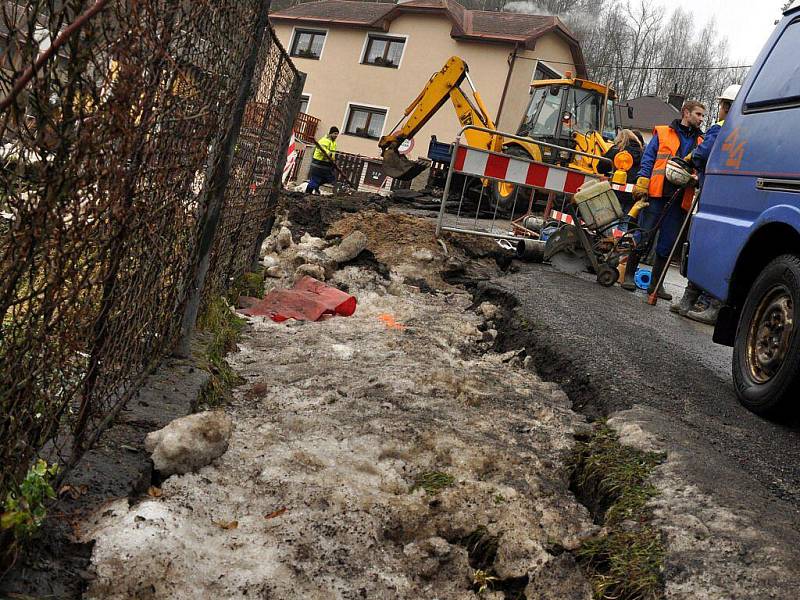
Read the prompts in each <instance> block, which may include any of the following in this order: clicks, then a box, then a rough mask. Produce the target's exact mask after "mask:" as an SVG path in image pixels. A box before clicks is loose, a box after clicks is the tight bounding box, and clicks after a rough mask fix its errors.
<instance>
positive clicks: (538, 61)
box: [531, 58, 574, 83]
mask: <svg viewBox="0 0 800 600" xmlns="http://www.w3.org/2000/svg"><path fill="white" fill-rule="evenodd" d="M539 65H542V66H543V67H544V68H545V69H547V70H548V71H552V72H553V73H555V74H556V75H557V77H556V79H564V72H563V71H559V70H558V69H554V68H553V67H551V66H550V65H549V64H547V61H546V60H541V59H538V58H537V59H536V65H535V66H534V67H533V73H532V74H531V83H533V82H534V81H542V80H541V79H534V77H536V70H537V69H538V68H539ZM573 73H574V71H573Z"/></svg>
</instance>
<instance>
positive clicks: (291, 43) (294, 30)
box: [288, 25, 330, 60]
mask: <svg viewBox="0 0 800 600" xmlns="http://www.w3.org/2000/svg"><path fill="white" fill-rule="evenodd" d="M298 29H299V30H300V31H301V32H302V33H306V32H309V31H310V32H313V33H324V34H325V39H324V40H322V48H320V49H319V56H318V57H317V58H307V57H305V56H294V55H292V49H293V48H294V41H295V36H296V35H297V30H298ZM329 35H330V30H329V29H325V28H324V27H313V26H312V27H302V26H300V25H295V26H294V27H292V37H291V39H290V40H289V50H288V53H289V57H290V58H300V59H303V60H322V55H323V54H325V45H326V44H327V43H328V36H329Z"/></svg>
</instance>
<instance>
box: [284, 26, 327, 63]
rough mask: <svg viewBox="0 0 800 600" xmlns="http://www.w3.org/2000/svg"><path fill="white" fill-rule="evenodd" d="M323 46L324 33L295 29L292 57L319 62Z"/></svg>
mask: <svg viewBox="0 0 800 600" xmlns="http://www.w3.org/2000/svg"><path fill="white" fill-rule="evenodd" d="M324 44H325V32H324V31H316V30H312V29H296V30H295V32H294V40H292V51H291V53H290V54H291V55H292V56H297V57H299V58H311V59H313V60H319V57H320V56H321V55H322V46H323V45H324Z"/></svg>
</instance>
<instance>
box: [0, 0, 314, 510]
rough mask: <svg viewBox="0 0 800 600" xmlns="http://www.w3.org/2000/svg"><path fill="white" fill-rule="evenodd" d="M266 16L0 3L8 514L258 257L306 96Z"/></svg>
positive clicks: (125, 1) (222, 4) (172, 0)
mask: <svg viewBox="0 0 800 600" xmlns="http://www.w3.org/2000/svg"><path fill="white" fill-rule="evenodd" d="M268 10H269V2H264V1H262V0H214V1H211V0H191V1H188V0H136V1H134V0H92V1H89V0H16V1H9V0H3V1H2V2H0V52H1V53H2V54H0V138H1V140H2V147H1V148H0V319H2V320H1V321H0V327H1V329H0V501H2V499H3V498H5V495H6V492H7V491H8V490H10V489H13V487H14V486H15V485H16V483H17V482H19V480H20V478H21V477H22V476H24V474H25V473H26V471H27V469H28V466H29V464H30V463H31V460H32V459H33V458H34V457H35V456H37V455H39V456H42V455H43V456H46V457H48V458H49V459H50V460H54V461H55V460H57V461H58V462H59V463H60V464H61V465H62V466H65V467H69V466H71V465H74V464H75V462H76V461H77V459H78V458H79V457H80V455H81V453H82V452H83V451H85V449H86V448H88V447H89V446H91V444H92V443H93V442H94V441H96V439H97V437H98V435H99V434H100V432H102V430H103V429H104V428H105V427H106V426H107V425H108V424H109V423H110V422H111V421H112V420H113V418H114V416H115V415H116V413H117V412H118V411H119V410H120V409H121V408H122V406H124V404H125V402H126V401H127V400H128V398H130V397H131V395H132V394H133V393H134V392H135V391H136V390H137V388H138V387H139V386H140V385H141V383H142V381H143V379H144V378H145V377H146V376H147V374H148V373H149V372H150V371H151V370H152V369H153V368H154V367H155V365H156V364H157V363H158V362H159V360H160V359H161V358H162V357H163V356H164V355H165V354H167V353H169V352H171V351H173V350H174V349H175V347H176V344H177V342H178V340H179V338H180V337H181V335H182V334H183V335H184V337H186V336H188V334H189V333H190V331H191V329H192V327H193V325H194V320H195V318H196V314H197V302H198V298H200V297H202V296H209V295H211V294H215V293H219V292H220V291H221V290H222V289H223V288H224V287H225V285H226V283H227V282H228V281H230V280H231V279H232V278H235V277H236V276H238V275H240V274H241V273H242V272H243V271H244V270H245V269H246V268H247V267H248V266H249V265H250V263H251V261H252V260H253V259H254V256H256V252H257V247H256V246H257V243H258V240H259V239H261V238H262V237H263V235H264V233H265V232H264V231H263V227H264V225H265V223H266V222H267V220H268V216H269V210H270V207H271V206H272V205H273V204H274V203H275V202H276V193H277V185H278V182H279V177H280V173H281V171H282V169H283V164H284V161H285V158H286V145H287V142H288V137H289V132H290V130H291V126H292V122H293V119H294V116H295V113H296V110H297V107H298V106H299V96H300V91H301V88H302V78H301V77H300V75H299V74H298V72H297V71H296V69H295V68H294V66H293V65H292V63H291V61H290V60H289V58H288V56H287V54H286V52H285V51H284V50H283V48H281V46H280V44H279V42H278V41H277V38H276V36H275V35H274V33H273V32H272V30H271V29H270V27H269V24H268V20H267V11H268ZM209 265H210V267H209ZM206 271H207V272H208V273H207V276H206Z"/></svg>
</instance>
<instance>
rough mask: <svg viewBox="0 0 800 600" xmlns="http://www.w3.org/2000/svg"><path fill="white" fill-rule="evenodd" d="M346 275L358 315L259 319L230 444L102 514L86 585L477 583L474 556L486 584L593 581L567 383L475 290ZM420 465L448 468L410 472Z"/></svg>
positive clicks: (217, 592) (418, 587)
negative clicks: (531, 365) (430, 289)
mask: <svg viewBox="0 0 800 600" xmlns="http://www.w3.org/2000/svg"><path fill="white" fill-rule="evenodd" d="M335 277H336V280H337V281H338V282H339V283H344V284H346V285H347V286H348V288H349V290H350V292H351V293H353V294H354V295H356V296H357V298H358V301H359V307H358V310H357V311H356V314H355V315H354V316H353V317H350V318H332V319H329V320H326V321H323V322H319V323H299V322H293V321H290V322H288V323H284V324H277V323H273V322H271V321H269V320H266V319H262V318H254V319H252V320H251V327H250V328H249V331H248V332H247V333H246V334H245V336H244V339H243V340H242V342H241V344H240V348H239V351H238V352H237V353H235V354H233V355H231V357H229V360H230V361H231V363H232V364H233V365H234V367H235V368H236V370H237V371H238V372H239V373H240V374H241V375H242V376H243V377H244V378H245V379H246V384H244V385H243V386H241V387H240V388H239V389H238V390H237V392H236V399H235V401H234V403H233V404H232V405H231V406H229V407H227V412H228V413H229V414H230V416H231V417H232V419H233V422H234V427H235V430H234V433H233V436H232V438H231V441H230V448H229V450H228V452H227V453H226V454H225V455H223V456H222V457H221V458H220V459H218V460H217V461H216V462H215V463H214V464H212V465H210V466H208V467H204V468H202V469H201V470H200V471H199V472H197V473H193V474H187V475H182V476H173V477H170V478H169V479H168V480H167V481H166V482H164V484H163V488H162V491H163V495H162V496H161V497H159V498H150V499H146V500H144V501H142V502H139V503H137V504H133V505H132V506H130V507H129V503H128V500H127V499H126V500H120V501H119V502H117V503H115V504H112V505H108V506H106V507H105V508H104V510H102V511H100V512H99V513H98V514H97V515H96V516H95V520H94V522H93V523H92V524H91V526H90V527H89V531H88V533H87V534H86V538H87V539H94V540H96V544H95V547H94V553H93V557H92V562H93V567H92V568H93V570H94V572H95V573H96V578H95V579H94V580H93V581H92V582H91V584H90V587H89V589H88V591H87V593H86V596H85V597H86V598H98V599H99V598H104V599H119V598H174V599H182V598H186V599H189V598H191V599H195V598H250V597H255V598H277V599H283V598H304V599H325V600H329V599H334V598H380V599H384V598H387V599H389V598H404V599H406V598H414V599H416V598H420V599H422V598H425V599H428V598H430V599H433V598H438V599H441V600H445V599H456V598H474V597H476V596H475V591H474V590H475V589H477V587H476V586H474V581H475V579H476V570H477V569H478V568H479V567H480V568H482V569H483V570H486V571H489V572H494V574H495V576H496V577H498V581H495V582H490V590H491V587H494V588H495V590H496V591H494V592H491V591H490V592H489V593H485V594H483V596H482V597H485V598H503V597H504V595H503V593H502V591H497V590H501V589H503V587H504V586H511V587H513V586H517V588H519V589H520V590H522V589H525V592H526V595H527V598H529V599H532V598H587V599H588V598H591V591H590V588H589V586H588V583H587V582H586V580H585V579H584V578H583V576H582V574H581V573H580V571H579V569H578V567H577V566H576V565H575V563H574V562H573V560H572V558H571V554H569V553H568V552H566V553H565V552H564V549H567V550H570V549H574V548H576V547H577V546H578V545H579V543H580V541H581V540H583V539H585V538H586V537H587V536H588V535H590V534H591V533H593V532H594V531H595V526H594V525H592V523H591V519H590V518H589V515H588V513H587V512H586V510H585V509H584V508H583V507H582V506H580V505H579V504H578V503H577V501H576V500H575V499H574V497H573V496H572V494H571V493H569V491H568V489H567V486H568V481H567V475H566V472H565V470H564V466H563V464H564V455H565V454H566V453H567V452H568V451H569V448H570V447H571V444H572V439H573V438H572V433H573V431H574V429H575V428H576V427H580V426H581V425H582V423H583V418H582V417H580V416H578V415H576V414H575V413H573V412H572V411H571V410H570V403H569V401H568V399H567V397H566V395H565V394H564V393H563V392H562V391H560V389H558V387H557V386H555V385H554V384H551V383H546V382H542V381H541V380H540V379H539V378H538V377H536V375H535V374H533V373H532V372H531V371H530V370H528V369H526V368H524V366H523V365H522V364H521V363H520V360H519V358H516V357H514V356H511V355H498V354H495V353H493V352H491V351H489V350H488V346H489V343H487V342H483V341H482V340H483V338H484V334H483V333H482V332H481V331H479V330H478V326H479V325H480V324H481V323H482V322H483V321H484V320H485V317H483V316H479V312H478V311H475V310H471V309H470V303H471V299H470V297H469V296H468V295H467V294H465V293H463V292H452V291H450V292H448V293H446V294H443V293H439V294H422V293H419V292H418V291H417V290H416V289H415V288H412V287H409V286H405V285H402V284H401V283H400V282H398V281H396V280H395V281H389V280H385V279H381V278H380V277H379V276H377V275H376V274H375V273H374V272H372V271H368V270H365V269H363V268H357V267H347V268H345V269H342V270H340V271H338V272H337V273H336V276H335ZM451 290H452V289H451ZM486 312H487V314H490V315H491V311H486ZM386 315H389V316H390V317H391V318H387V317H386ZM392 323H396V324H398V325H396V326H391V325H392ZM434 473H435V474H436V475H435V476H433V475H431V474H434ZM426 474H428V476H429V477H433V478H434V479H436V478H438V480H439V481H442V482H445V483H446V482H447V476H451V477H452V478H453V483H452V485H451V486H445V487H444V488H443V489H441V491H439V492H438V493H434V492H433V491H431V493H429V492H426V491H425V490H423V489H419V488H417V489H415V487H414V484H415V481H417V480H418V479H419V478H420V477H422V476H423V475H426ZM493 542H496V544H497V546H496V547H497V550H496V555H495V554H494V552H493V551H492V548H493ZM470 551H471V553H472V557H471V559H470V556H469V554H470ZM470 560H471V561H472V564H470ZM479 577H480V573H478V578H479Z"/></svg>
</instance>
